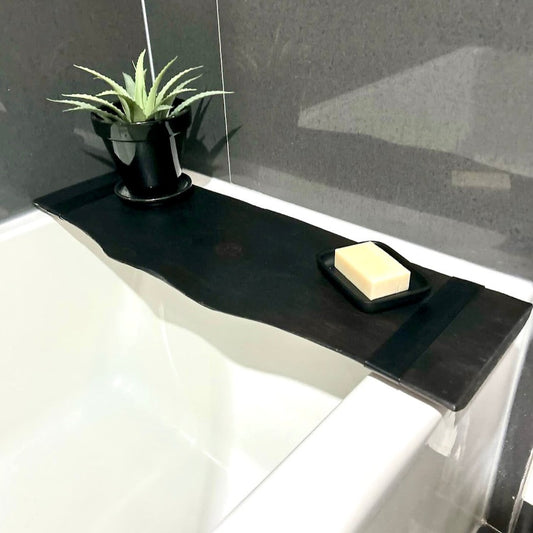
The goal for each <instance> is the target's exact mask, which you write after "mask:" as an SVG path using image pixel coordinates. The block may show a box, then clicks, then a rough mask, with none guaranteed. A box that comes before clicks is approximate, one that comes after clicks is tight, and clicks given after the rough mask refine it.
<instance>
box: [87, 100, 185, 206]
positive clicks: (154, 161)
mask: <svg viewBox="0 0 533 533" xmlns="http://www.w3.org/2000/svg"><path fill="white" fill-rule="evenodd" d="M91 120H92V124H93V128H94V131H95V133H96V134H97V135H98V136H99V137H101V138H102V139H103V141H104V144H105V146H106V148H107V150H108V151H109V153H110V155H111V157H112V158H113V161H114V163H115V165H116V167H117V171H118V173H119V175H120V177H121V178H122V181H123V185H124V186H125V187H124V186H122V184H117V187H116V188H115V192H116V193H117V195H118V196H120V197H121V198H122V199H124V200H127V201H132V202H137V203H155V202H158V201H162V200H165V199H171V198H173V197H174V196H176V195H178V194H181V193H182V192H185V190H187V189H188V188H189V187H190V178H188V176H185V175H184V174H182V171H181V165H180V160H181V158H182V153H183V145H184V141H185V137H186V133H187V129H188V128H189V126H190V125H191V109H190V107H186V108H185V109H184V110H183V111H182V112H181V113H179V114H178V115H177V116H176V117H172V118H167V119H163V120H148V121H146V122H133V123H118V122H108V121H105V120H103V119H102V118H100V117H99V116H98V115H96V114H95V113H91ZM184 178H185V179H186V182H185V181H184ZM185 186H186V187H185Z"/></svg>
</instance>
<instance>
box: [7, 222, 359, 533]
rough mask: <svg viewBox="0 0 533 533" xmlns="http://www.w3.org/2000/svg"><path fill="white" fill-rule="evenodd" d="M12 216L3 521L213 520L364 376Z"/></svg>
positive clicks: (139, 524)
mask: <svg viewBox="0 0 533 533" xmlns="http://www.w3.org/2000/svg"><path fill="white" fill-rule="evenodd" d="M32 217H33V218H32ZM23 222H24V223H22V222H21V221H19V226H20V230H17V222H16V221H14V222H13V223H11V224H4V226H3V227H4V230H3V232H2V233H1V234H0V240H1V241H2V242H1V243H0V246H1V247H0V250H1V262H2V267H1V269H2V284H1V286H0V298H1V302H2V343H3V348H2V353H1V356H0V381H1V386H0V405H1V408H0V531H6V532H10V533H11V532H22V531H40V532H54V533H59V532H63V531H65V532H66V531H69V532H72V531H77V532H84V531H91V532H96V531H98V532H121V531H124V532H126V531H127V532H129V533H131V532H137V531H138V532H141V531H142V532H145V531H157V532H165V531H174V532H175V531H183V532H189V531H191V532H193V531H194V532H202V531H210V530H212V528H213V527H214V526H215V525H216V524H217V523H218V521H220V519H221V518H223V517H224V515H226V514H227V513H228V512H229V511H230V510H231V509H232V508H233V507H234V506H235V505H236V504H237V503H239V501H240V500H242V499H243V498H244V497H245V496H246V495H247V494H248V493H249V492H250V491H251V490H252V489H253V488H254V487H255V486H256V485H257V484H258V483H259V482H261V481H262V480H263V478H264V477H265V476H266V475H267V474H268V473H269V472H271V471H272V470H273V469H274V467H275V466H276V465H277V464H278V463H280V461H282V460H283V459H284V458H285V457H286V456H287V455H288V454H289V452H290V451H291V450H292V449H293V448H294V447H295V446H297V445H298V444H299V443H300V442H301V441H302V439H304V438H305V437H306V436H307V435H308V434H309V433H310V432H311V431H312V430H313V428H315V426H317V424H319V423H320V422H321V421H322V420H323V419H324V418H325V417H326V416H327V415H328V413H330V412H331V411H332V410H333V409H334V408H335V406H337V404H338V403H339V402H340V401H341V399H342V398H344V397H345V396H346V395H347V394H348V392H349V391H350V390H352V389H353V388H354V387H356V386H357V384H358V383H360V382H361V381H362V380H364V378H365V377H366V376H367V374H368V371H367V370H365V369H364V368H363V367H362V365H360V364H358V363H355V362H354V361H352V360H350V359H348V358H346V357H342V356H340V355H337V354H334V353H333V352H331V351H330V350H327V349H325V348H322V347H319V346H317V345H316V344H314V343H311V342H308V341H306V340H304V339H300V338H297V337H295V336H293V335H289V334H287V333H285V332H282V331H279V330H277V329H275V328H272V327H270V326H266V325H262V324H257V323H254V322H251V321H248V320H244V319H240V318H235V317H231V316H228V315H225V314H222V313H218V312H216V311H212V310H209V309H207V308H205V307H202V306H201V305H199V304H197V303H195V302H193V301H192V300H190V299H188V298H187V297H185V296H183V295H182V294H181V293H179V292H178V291H175V290H169V287H168V286H167V285H166V284H165V283H163V282H162V281H160V280H158V279H156V278H154V277H152V276H150V275H148V274H145V273H143V272H140V271H138V270H135V269H133V268H131V267H128V266H125V265H122V264H120V263H117V262H115V261H113V260H111V259H108V258H107V257H106V256H105V255H104V254H103V252H102V251H101V250H99V248H98V247H97V246H96V245H95V244H94V243H92V241H90V239H88V238H87V237H86V236H85V235H83V234H82V233H81V232H79V231H78V230H77V229H76V228H73V227H70V226H68V225H66V226H65V227H66V228H67V229H65V227H63V228H62V227H60V226H59V224H58V223H57V222H55V221H52V219H50V217H45V216H44V215H42V214H39V213H35V214H33V215H31V216H30V217H27V220H24V221H23ZM67 226H68V227H67ZM28 228H29V229H30V231H28ZM72 234H75V237H74V236H73V235H72ZM80 241H82V242H83V243H84V244H83V245H82V244H81V243H80Z"/></svg>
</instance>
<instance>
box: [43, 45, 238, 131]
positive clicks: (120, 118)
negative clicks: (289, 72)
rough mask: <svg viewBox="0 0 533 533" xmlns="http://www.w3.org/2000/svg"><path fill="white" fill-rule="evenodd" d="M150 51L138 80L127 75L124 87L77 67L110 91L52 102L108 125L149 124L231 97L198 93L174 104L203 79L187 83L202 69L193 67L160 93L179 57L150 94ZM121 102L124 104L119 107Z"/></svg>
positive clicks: (141, 64)
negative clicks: (147, 66) (207, 101)
mask: <svg viewBox="0 0 533 533" xmlns="http://www.w3.org/2000/svg"><path fill="white" fill-rule="evenodd" d="M145 53H146V50H143V51H142V52H141V53H140V54H139V58H138V59H137V62H136V63H134V68H135V73H134V78H132V77H131V76H130V75H129V74H126V73H125V72H123V73H122V75H123V77H124V86H122V85H120V84H119V83H117V82H116V81H114V80H112V79H111V78H109V77H107V76H104V75H103V74H100V73H99V72H97V71H96V70H93V69H90V68H87V67H82V66H80V65H74V66H75V67H76V68H79V69H80V70H83V71H85V72H88V73H89V74H92V75H93V76H94V77H95V79H99V80H101V81H103V82H105V83H106V84H107V85H109V87H110V89H108V90H106V91H102V92H99V93H97V94H95V95H91V94H78V93H74V94H62V95H61V96H64V97H66V98H63V99H52V98H48V100H49V101H51V102H58V103H60V104H67V105H70V106H72V107H69V108H68V109H65V110H64V111H92V112H93V113H95V114H96V115H98V116H99V117H100V118H101V119H102V120H105V121H107V122H123V123H124V122H125V123H131V122H144V121H147V120H160V119H165V118H170V117H174V116H176V115H178V114H179V113H180V111H182V110H183V109H185V108H186V107H188V106H190V105H191V104H192V103H194V102H196V101H197V100H201V99H202V98H206V97H209V96H214V95H217V94H230V93H229V92H228V91H204V92H200V93H196V94H194V95H193V96H190V97H189V98H187V99H185V101H183V102H181V103H179V104H178V105H177V106H174V105H173V102H174V100H175V99H176V98H177V97H178V96H180V95H182V94H183V93H188V92H194V91H196V89H194V88H192V87H189V85H190V84H191V83H192V82H193V81H195V80H197V79H198V78H200V77H201V76H202V75H201V74H199V75H197V76H193V77H192V78H189V79H187V80H183V78H184V77H185V76H186V75H187V74H189V73H190V72H192V71H194V70H197V69H200V68H202V66H198V67H192V68H188V69H185V70H182V71H181V72H180V73H178V74H176V75H175V76H172V78H170V80H169V81H167V82H166V83H165V85H163V86H162V88H161V89H160V88H159V87H160V85H161V83H162V81H163V78H164V76H165V74H166V72H167V71H168V69H169V68H170V67H171V66H172V64H173V63H174V62H175V61H176V59H177V57H175V58H174V59H171V60H170V61H169V62H168V63H167V64H166V65H165V66H164V67H163V68H162V69H161V71H160V72H159V74H158V75H157V76H156V78H155V80H154V82H153V84H152V87H151V88H150V90H147V88H146V69H145V68H144V56H145ZM105 97H111V98H112V99H113V100H115V102H113V101H109V100H106V99H105ZM117 100H118V102H119V104H120V107H119V105H117Z"/></svg>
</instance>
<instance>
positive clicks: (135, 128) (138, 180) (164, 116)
mask: <svg viewBox="0 0 533 533" xmlns="http://www.w3.org/2000/svg"><path fill="white" fill-rule="evenodd" d="M144 56H145V51H144V50H143V51H142V52H141V53H140V55H139V58H138V59H137V62H136V63H135V72H134V76H133V77H132V76H130V75H129V74H126V73H123V77H124V86H123V85H120V84H119V83H117V82H115V81H114V80H112V79H111V78H109V77H107V76H104V75H103V74H100V73H99V72H97V71H96V70H92V69H90V68H87V67H82V66H79V65H74V66H75V67H76V68H79V69H80V70H83V71H85V72H88V73H89V74H92V75H93V76H95V78H97V79H99V80H101V81H103V82H105V83H106V84H107V85H108V86H109V88H108V89H107V90H105V91H102V92H99V93H97V94H94V95H92V94H79V93H75V94H63V95H62V96H63V97H65V98H62V99H49V100H50V101H52V102H59V103H62V104H67V105H69V106H71V107H69V108H68V109H65V111H90V112H91V120H92V124H93V128H94V131H95V132H96V134H97V135H98V136H100V137H101V138H102V139H103V141H104V144H105V146H106V147H107V149H108V151H109V153H110V155H111V157H112V158H113V161H114V162H115V165H116V167H117V170H118V173H119V175H120V176H121V178H122V181H123V183H120V182H119V183H117V186H116V187H115V192H116V193H117V194H118V195H119V196H120V197H122V198H123V199H126V200H133V201H141V202H142V201H146V202H153V201H157V200H162V199H166V198H171V197H174V196H175V195H177V194H179V193H181V192H183V191H184V189H186V188H188V187H190V185H191V182H190V178H187V180H186V181H184V180H180V179H179V178H180V176H182V172H181V165H180V157H181V153H182V148H183V141H184V139H185V135H186V132H187V128H188V127H189V126H190V124H191V109H190V105H191V104H192V103H194V102H195V101H197V100H201V99H202V98H206V97H210V96H213V95H217V94H227V92H226V91H204V92H200V93H196V94H194V95H192V96H190V97H189V98H186V99H185V100H184V99H183V98H182V96H183V95H184V93H189V92H195V91H196V89H194V88H192V87H190V84H191V83H192V82H193V81H195V80H197V79H198V78H200V76H201V74H200V75H197V76H193V77H191V78H189V79H184V78H185V77H186V76H187V74H189V73H190V72H193V71H195V70H197V69H200V68H202V67H201V66H198V67H192V68H188V69H185V70H182V71H181V72H179V73H178V74H176V75H174V76H172V77H171V78H170V79H169V80H168V81H167V82H166V83H165V84H164V85H162V82H163V78H164V76H165V74H166V72H167V71H168V69H169V68H170V67H171V66H172V64H173V63H174V62H175V61H176V59H177V58H174V59H172V60H171V61H169V62H168V63H167V64H166V65H165V66H164V67H163V68H162V69H161V71H160V72H159V74H158V75H157V76H156V78H155V79H154V81H153V84H152V86H151V88H150V89H149V90H148V89H147V87H146V70H145V68H144ZM108 98H110V99H108ZM183 176H185V175H183Z"/></svg>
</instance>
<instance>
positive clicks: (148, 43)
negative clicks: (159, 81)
mask: <svg viewBox="0 0 533 533" xmlns="http://www.w3.org/2000/svg"><path fill="white" fill-rule="evenodd" d="M141 8H142V12H143V24H144V34H145V36H146V50H147V52H148V62H149V63H150V76H151V77H152V83H154V79H155V72H154V58H153V56H152V42H151V40H150V30H149V29H148V16H147V14H146V4H145V0H141Z"/></svg>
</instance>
